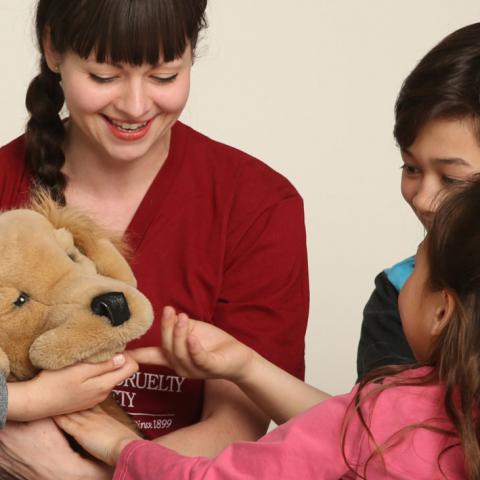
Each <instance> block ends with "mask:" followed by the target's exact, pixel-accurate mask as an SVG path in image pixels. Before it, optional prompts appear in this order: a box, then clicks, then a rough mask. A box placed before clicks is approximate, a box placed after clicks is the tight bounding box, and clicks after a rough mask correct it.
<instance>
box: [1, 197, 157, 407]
mask: <svg viewBox="0 0 480 480" xmlns="http://www.w3.org/2000/svg"><path fill="white" fill-rule="evenodd" d="M119 247H120V243H119V242H118V240H115V239H113V241H112V236H111V235H109V234H108V233H107V232H105V231H104V230H102V229H101V228H99V227H98V226H96V225H95V224H94V223H93V222H92V221H91V220H90V219H89V218H88V217H87V216H85V215H83V214H81V213H79V212H78V211H76V210H74V209H71V208H68V207H60V206H58V205H56V204H55V203H54V202H53V201H52V200H50V198H49V197H48V196H46V195H45V194H42V193H40V194H38V195H37V197H36V199H35V200H34V201H33V203H32V205H31V206H30V207H29V208H25V209H17V210H10V211H6V212H2V213H0V255H1V257H0V368H1V369H2V370H3V371H4V372H5V373H6V375H7V376H8V379H9V380H10V381H18V380H26V379H29V378H31V377H32V376H34V375H35V374H36V373H37V372H38V371H39V370H40V369H59V368H62V367H65V366H68V365H71V364H73V363H76V362H79V361H86V362H94V363H95V362H99V361H103V360H107V359H110V358H111V357H112V356H113V355H114V354H115V353H117V352H119V351H122V350H123V349H124V348H125V344H126V343H127V342H129V341H130V340H132V339H134V338H137V337H139V336H141V335H142V334H143V333H145V332H146V331H147V330H148V328H149V327H150V325H151V323H152V320H153V311H152V307H151V305H150V302H149V301H148V300H147V299H146V297H145V296H144V295H143V294H142V293H140V292H139V291H138V290H137V288H136V281H135V278H134V276H133V273H132V271H131V269H130V267H129V265H128V263H127V262H126V260H125V259H124V257H123V256H122V254H121V253H120V250H119ZM109 292H121V293H123V295H124V297H125V299H126V301H127V303H128V309H129V311H130V318H129V319H128V320H127V321H125V322H124V323H122V324H121V325H117V326H113V325H112V323H111V321H109V319H108V318H107V317H106V316H104V315H102V314H99V313H94V312H93V311H92V299H94V298H95V297H97V296H98V295H102V294H108V293H109ZM22 299H23V300H22ZM119 415H120V414H119Z"/></svg>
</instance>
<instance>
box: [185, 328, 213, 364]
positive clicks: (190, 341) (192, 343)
mask: <svg viewBox="0 0 480 480" xmlns="http://www.w3.org/2000/svg"><path fill="white" fill-rule="evenodd" d="M187 346H188V352H189V354H190V358H191V359H192V362H193V363H194V364H195V366H196V367H197V368H199V369H201V370H202V371H204V372H209V373H211V372H212V371H213V369H214V366H215V365H214V364H213V363H212V354H211V353H209V352H207V351H206V350H205V349H204V348H203V345H202V344H201V343H200V340H199V339H198V338H197V337H196V336H195V335H193V334H190V335H188V337H187Z"/></svg>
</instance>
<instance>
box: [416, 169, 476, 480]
mask: <svg viewBox="0 0 480 480" xmlns="http://www.w3.org/2000/svg"><path fill="white" fill-rule="evenodd" d="M425 242H426V253H427V258H428V265H429V281H430V285H429V287H430V288H431V290H433V291H439V290H444V289H445V290H448V291H450V292H451V293H452V294H453V295H454V297H455V304H456V305H455V311H454V314H453V317H452V319H451V320H450V322H449V323H448V325H447V326H446V328H445V331H444V332H443V334H442V336H441V338H440V339H439V341H438V343H437V345H436V347H435V349H434V351H433V353H432V358H431V362H432V364H434V365H435V366H436V367H437V369H438V377H439V381H440V382H442V383H443V384H444V385H445V387H446V392H445V409H446V412H447V414H448V416H449V418H450V419H451V420H452V422H453V424H454V426H455V428H456V430H457V432H458V435H459V438H460V441H461V443H462V446H463V450H464V453H465V459H466V464H467V467H468V472H469V478H470V479H480V445H479V442H480V419H479V417H478V413H479V412H478V408H479V406H480V175H478V174H477V175H475V176H474V177H472V178H471V179H470V180H468V181H467V182H466V183H465V185H464V186H462V187H459V188H458V189H456V191H453V192H451V193H450V194H449V196H448V197H447V198H446V199H445V200H444V201H443V202H442V205H441V207H440V209H439V210H438V212H437V213H436V215H435V219H434V221H433V225H432V229H431V231H430V233H429V234H428V235H427V238H426V241H425Z"/></svg>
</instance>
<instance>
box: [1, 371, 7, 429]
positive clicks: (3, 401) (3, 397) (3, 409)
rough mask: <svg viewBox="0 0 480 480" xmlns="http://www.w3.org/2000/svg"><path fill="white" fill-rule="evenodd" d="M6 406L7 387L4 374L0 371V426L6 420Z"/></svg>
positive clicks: (3, 424) (2, 425)
mask: <svg viewBox="0 0 480 480" xmlns="http://www.w3.org/2000/svg"><path fill="white" fill-rule="evenodd" d="M7 406H8V388H7V382H6V380H5V376H4V375H3V373H0V428H3V427H4V426H5V422H6V421H7Z"/></svg>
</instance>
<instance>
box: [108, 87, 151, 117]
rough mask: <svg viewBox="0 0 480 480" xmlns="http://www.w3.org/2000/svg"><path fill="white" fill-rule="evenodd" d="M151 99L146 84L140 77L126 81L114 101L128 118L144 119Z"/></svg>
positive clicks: (149, 107)
mask: <svg viewBox="0 0 480 480" xmlns="http://www.w3.org/2000/svg"><path fill="white" fill-rule="evenodd" d="M151 105H152V101H151V99H150V97H149V95H148V91H147V86H146V85H144V83H143V81H142V79H132V80H131V81H129V82H128V83H126V85H125V87H124V89H123V92H122V94H121V96H120V98H119V99H118V101H117V102H116V107H117V108H118V110H120V111H121V112H122V113H123V114H125V115H126V116H127V117H128V118H129V119H141V120H145V116H146V115H147V114H148V112H149V111H150V109H151Z"/></svg>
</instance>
